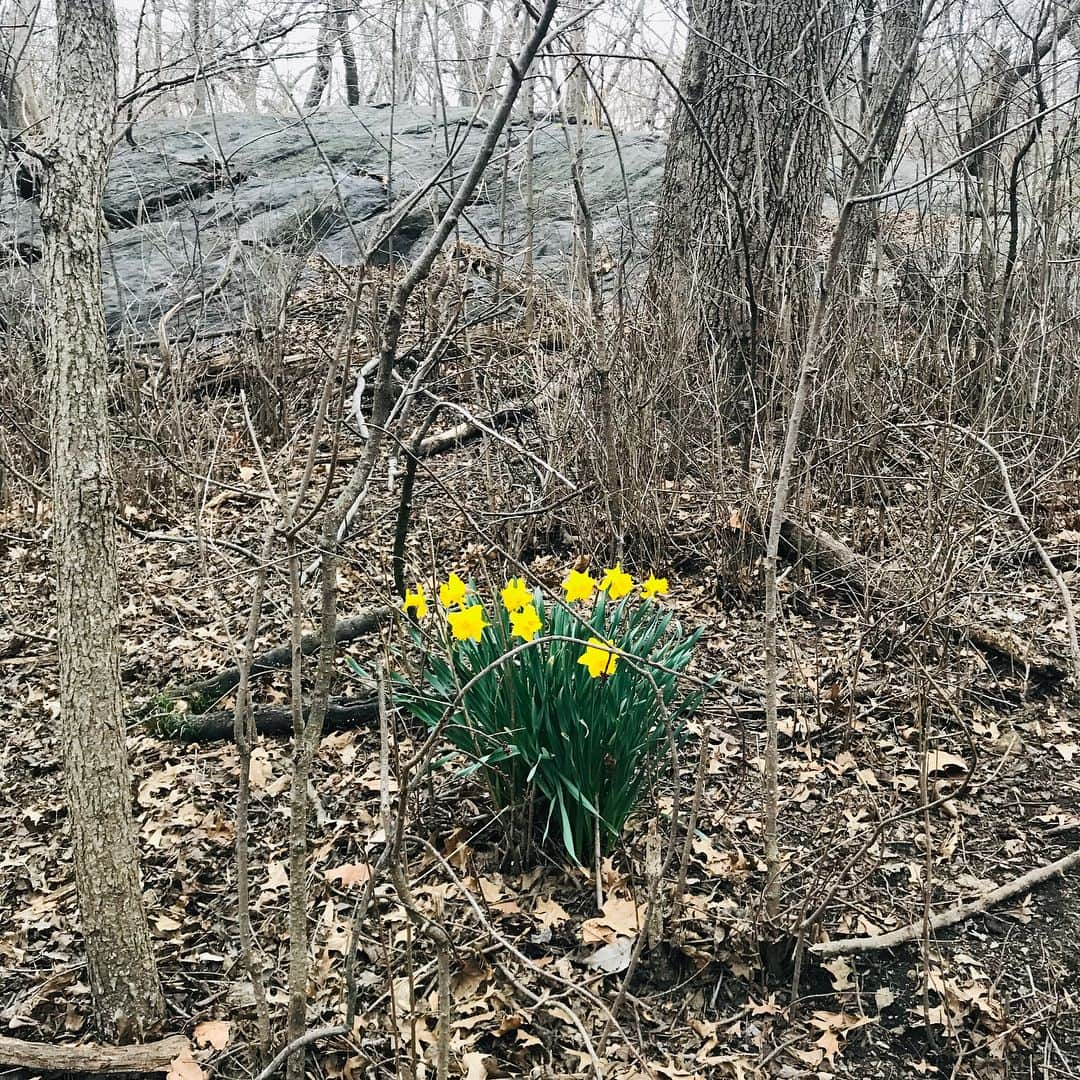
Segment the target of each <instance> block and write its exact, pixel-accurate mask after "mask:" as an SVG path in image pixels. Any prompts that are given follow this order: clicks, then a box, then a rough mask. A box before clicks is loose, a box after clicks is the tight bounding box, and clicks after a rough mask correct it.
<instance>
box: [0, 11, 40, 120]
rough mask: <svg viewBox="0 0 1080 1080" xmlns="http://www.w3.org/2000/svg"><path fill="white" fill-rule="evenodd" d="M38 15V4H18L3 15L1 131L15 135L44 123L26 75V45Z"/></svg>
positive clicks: (0, 40) (0, 19)
mask: <svg viewBox="0 0 1080 1080" xmlns="http://www.w3.org/2000/svg"><path fill="white" fill-rule="evenodd" d="M37 14H38V5H37V4H36V3H30V4H22V3H16V4H12V5H11V7H10V8H4V9H3V10H2V12H0V128H7V129H8V131H10V132H12V133H13V135H15V136H18V134H19V133H20V132H23V131H26V130H28V129H31V128H36V127H37V126H38V125H39V124H40V123H41V109H40V108H39V106H38V103H37V96H36V95H35V94H34V89H33V84H32V82H31V80H30V78H29V77H28V75H27V73H26V52H27V46H28V44H29V41H30V34H31V31H32V29H33V25H34V22H35V21H36V18H37Z"/></svg>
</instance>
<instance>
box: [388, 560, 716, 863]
mask: <svg viewBox="0 0 1080 1080" xmlns="http://www.w3.org/2000/svg"><path fill="white" fill-rule="evenodd" d="M620 573H621V570H620ZM573 577H574V575H571V578H572V579H573ZM451 580H452V581H454V580H457V581H458V582H459V583H460V579H455V578H452V579H451ZM605 580H607V579H606V578H605ZM623 580H624V581H625V582H626V583H627V584H626V585H625V586H624V587H622V588H620V589H611V590H605V589H604V588H603V587H602V588H601V589H600V590H599V591H597V592H596V594H595V597H593V596H592V595H591V593H592V588H587V590H582V589H581V587H580V584H578V585H577V586H573V587H571V588H568V590H567V596H568V598H572V597H574V596H576V598H577V600H578V602H577V603H570V602H567V603H562V602H558V603H556V602H552V603H549V604H545V601H544V597H543V595H542V593H541V592H539V591H536V592H534V593H532V594H531V596H530V595H529V594H522V593H521V589H522V588H523V584H522V583H521V582H520V579H518V582H517V583H516V584H515V583H514V582H511V583H509V584H508V586H507V589H504V590H503V597H504V602H503V603H502V604H499V603H492V604H490V605H489V606H487V607H484V605H482V603H481V601H480V600H479V598H478V597H477V596H476V594H475V592H474V591H473V590H472V589H471V588H470V589H469V590H468V592H469V596H468V598H467V599H466V597H465V595H464V593H462V594H460V595H458V596H457V597H456V601H458V602H455V603H453V604H452V605H451V607H452V608H456V609H457V610H449V609H448V610H447V611H445V613H442V615H443V617H442V618H440V617H438V616H437V617H436V619H435V620H434V630H433V631H432V629H431V626H432V623H431V622H430V621H429V622H428V623H427V624H426V625H424V624H422V623H420V622H417V623H411V624H410V626H409V634H410V636H411V639H412V644H413V646H414V647H415V648H414V649H413V650H410V651H409V655H410V656H412V655H416V656H419V657H421V658H422V659H421V661H420V669H419V671H417V672H415V673H414V674H411V675H410V674H408V673H407V672H408V663H407V657H406V656H405V655H402V656H400V657H399V658H398V664H397V667H398V670H397V672H396V673H395V675H394V700H395V702H396V703H397V705H399V706H400V707H402V708H404V709H405V710H407V711H408V712H409V713H411V714H412V715H413V716H415V717H418V718H419V719H420V720H422V721H423V722H424V723H425V724H426V725H428V726H429V727H430V728H434V727H436V726H437V725H439V724H443V725H444V727H443V730H444V732H445V735H446V738H447V739H448V740H449V741H450V742H451V743H452V744H453V746H455V747H456V748H457V749H458V750H459V751H461V752H462V753H463V754H465V755H467V757H468V758H469V759H470V764H469V765H468V766H466V768H467V769H468V770H470V771H477V770H478V771H480V773H481V775H482V776H483V778H484V779H485V781H486V784H487V788H488V790H489V791H490V794H491V798H492V801H493V802H494V804H495V806H496V807H497V808H499V809H502V808H515V807H517V808H520V807H521V806H523V805H524V804H525V803H526V802H527V801H528V800H530V799H532V800H534V808H535V807H536V805H537V803H538V804H539V809H540V810H541V814H540V815H538V816H537V820H539V821H541V822H542V824H543V835H544V838H545V839H548V838H549V837H550V836H556V837H558V838H559V839H560V840H561V843H562V845H563V846H564V847H565V850H566V852H567V853H568V854H569V855H570V857H571V858H572V859H574V860H575V861H579V862H587V861H588V860H590V859H591V858H593V857H595V854H596V851H595V844H596V839H597V838H599V841H600V844H601V847H602V848H605V849H606V848H609V847H610V846H611V844H612V843H613V842H614V841H615V840H616V839H617V838H618V837H619V835H620V834H621V832H622V829H623V827H624V825H625V823H626V820H627V818H628V817H629V816H630V814H631V813H632V812H633V811H634V810H635V808H636V807H637V806H638V805H639V804H640V803H641V801H642V799H643V798H644V797H645V795H646V794H647V793H648V792H649V791H650V789H651V788H652V786H653V784H654V782H655V780H656V778H657V776H658V774H659V772H660V771H661V770H662V768H663V767H664V762H665V761H667V760H669V756H670V755H669V751H670V748H671V746H672V744H673V742H674V741H676V740H677V739H678V737H679V733H680V731H681V729H682V726H683V723H684V721H685V718H686V716H687V715H688V714H689V713H690V712H692V711H693V710H694V709H695V708H696V707H697V705H698V704H699V703H700V700H701V691H696V692H693V693H681V692H680V681H681V680H680V678H679V676H680V673H682V672H684V671H685V669H686V667H687V665H688V664H689V663H690V661H691V658H692V656H693V652H694V647H695V645H696V643H697V641H698V637H699V635H700V630H699V631H696V632H693V633H687V632H686V631H684V629H683V628H682V626H681V625H680V624H679V622H678V621H677V620H676V619H675V618H674V617H673V615H672V613H671V612H670V611H669V610H668V609H666V608H665V607H664V606H663V605H662V604H661V603H659V602H658V601H657V600H656V599H655V598H654V595H655V594H654V593H650V591H649V589H648V583H646V587H645V589H644V590H643V597H642V596H638V595H636V594H631V593H629V592H628V590H629V589H630V588H631V585H630V584H629V581H630V579H629V577H628V576H627V575H623ZM578 581H579V583H580V581H589V582H591V579H587V578H586V577H585V576H584V575H578ZM650 581H657V582H658V583H659V579H653V578H650ZM592 585H593V587H595V583H592ZM666 588H667V585H666V581H664V582H663V589H664V591H666ZM515 589H516V590H517V592H513V590H515ZM585 591H587V592H588V593H589V594H590V595H589V596H588V597H585V595H584V593H585ZM620 594H622V598H621V599H620V600H618V601H615V600H613V599H612V596H613V595H620ZM412 595H413V597H414V599H413V600H412V601H410V602H411V603H412V605H413V607H414V609H417V611H418V613H422V614H424V615H426V614H427V606H426V601H425V600H424V599H423V596H422V592H421V594H420V597H419V602H420V605H422V612H420V611H419V608H418V604H417V600H416V599H415V597H416V594H412ZM509 595H512V597H513V602H514V603H515V604H518V605H519V606H517V607H516V609H514V608H511V607H510V606H509V604H508V603H507V602H506V601H507V597H508V596H509ZM526 596H528V597H529V598H528V600H526ZM582 600H586V602H585V603H582V602H581V601H582ZM477 608H479V609H480V610H475V609H477ZM489 612H493V613H494V619H493V621H492V622H488V621H487V619H486V618H485V615H486V614H488V613H489ZM523 612H524V613H525V617H523ZM455 620H456V621H455ZM463 626H467V629H465V630H462V629H461V627H463ZM523 626H524V628H525V629H524V631H523V630H522V627H523ZM609 647H610V651H609Z"/></svg>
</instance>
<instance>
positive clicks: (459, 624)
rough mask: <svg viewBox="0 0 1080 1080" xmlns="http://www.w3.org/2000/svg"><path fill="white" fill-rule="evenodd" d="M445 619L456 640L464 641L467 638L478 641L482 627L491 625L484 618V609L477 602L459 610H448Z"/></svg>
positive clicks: (482, 630)
mask: <svg viewBox="0 0 1080 1080" xmlns="http://www.w3.org/2000/svg"><path fill="white" fill-rule="evenodd" d="M446 621H447V622H448V623H449V624H450V629H451V630H452V631H453V632H454V637H456V638H457V639H458V641H465V640H466V639H468V638H472V640H473V641H479V640H480V637H481V635H482V634H483V632H484V627H485V626H490V625H491V623H489V622H488V621H487V620H486V619H485V618H484V609H483V608H482V607H481V606H480V605H479V604H473V606H472V607H467V608H462V609H461V610H460V611H448V612H447V613H446Z"/></svg>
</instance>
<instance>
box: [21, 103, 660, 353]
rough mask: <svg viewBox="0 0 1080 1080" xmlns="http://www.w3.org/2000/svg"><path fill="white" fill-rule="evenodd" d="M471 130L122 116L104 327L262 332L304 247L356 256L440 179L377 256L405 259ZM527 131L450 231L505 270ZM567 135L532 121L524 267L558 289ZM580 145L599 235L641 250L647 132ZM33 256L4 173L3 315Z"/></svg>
mask: <svg viewBox="0 0 1080 1080" xmlns="http://www.w3.org/2000/svg"><path fill="white" fill-rule="evenodd" d="M469 121H470V114H469V113H468V112H466V111H464V110H454V111H452V112H450V113H449V114H448V115H447V117H446V119H445V122H444V120H443V119H442V118H434V117H432V115H431V114H430V112H429V111H426V112H425V111H420V110H416V109H410V108H403V107H399V108H397V109H395V110H393V112H392V111H391V109H389V108H379V107H376V106H367V107H361V108H356V109H350V110H340V111H332V112H326V113H318V114H316V115H313V116H310V117H308V118H306V119H305V120H303V121H300V120H298V119H296V118H293V119H287V118H281V117H272V116H267V115H219V116H213V117H192V118H188V119H184V120H175V119H174V120H168V121H151V122H147V123H142V124H137V125H136V126H135V128H134V130H133V132H132V137H133V141H134V145H133V146H132V145H130V143H129V142H123V143H121V144H120V145H119V146H118V148H117V151H116V153H115V155H114V157H113V161H112V165H111V168H110V172H109V179H108V184H107V187H106V195H105V217H106V221H107V224H108V228H107V235H106V237H105V238H104V243H103V248H102V255H103V266H104V274H105V299H106V316H107V319H108V323H109V328H110V332H111V333H112V334H113V335H114V337H121V336H125V337H130V338H134V339H140V338H147V337H155V336H156V334H157V330H158V326H159V324H160V321H161V319H162V317H163V316H164V315H165V314H166V313H171V314H170V315H169V318H168V322H167V326H168V333H169V336H170V337H173V338H178V337H182V336H190V335H191V334H192V333H201V334H212V333H215V332H218V331H221V330H229V329H234V328H237V327H243V326H255V325H259V324H265V323H266V322H267V321H268V320H272V319H273V318H274V316H275V305H276V304H278V303H280V299H281V297H282V296H284V295H286V293H287V292H288V289H289V288H290V286H291V283H292V282H293V280H294V278H295V275H296V274H297V273H299V272H301V268H302V266H303V264H304V262H305V260H306V259H307V257H308V256H309V255H311V254H312V253H318V254H319V255H321V256H322V257H323V258H325V259H326V260H327V261H329V262H330V263H332V264H334V265H337V266H350V265H354V264H356V263H357V262H358V261H359V260H360V258H361V256H362V253H363V251H364V250H365V249H366V248H367V247H368V246H369V245H370V243H371V240H372V237H373V236H375V235H376V232H377V228H378V226H380V225H381V224H382V223H383V221H384V215H385V213H386V211H387V210H388V208H389V207H390V205H391V203H392V202H393V201H394V200H397V199H400V198H401V197H403V196H405V195H407V194H408V193H410V192H411V191H413V190H416V189H417V188H419V187H422V186H424V185H427V184H428V183H429V182H430V181H431V180H432V178H433V177H436V176H438V180H437V182H436V183H434V184H433V185H432V186H431V188H430V191H429V192H428V193H427V194H426V195H425V197H424V199H423V200H421V202H420V203H419V204H418V205H417V207H416V208H415V209H414V210H413V211H412V212H411V213H410V214H409V216H408V217H407V218H406V219H405V221H403V222H402V224H401V226H400V228H399V229H398V230H397V232H396V233H395V235H394V236H393V237H392V239H391V241H390V244H389V245H387V247H386V249H385V250H383V251H382V252H381V253H380V254H381V257H382V258H383V259H385V258H387V257H389V256H390V255H391V252H392V253H393V254H394V255H396V256H400V257H408V255H409V252H410V251H411V250H412V249H413V248H414V247H415V246H416V245H417V244H420V243H422V242H423V241H424V240H425V239H426V237H427V236H428V235H429V234H430V230H431V228H432V226H433V222H434V220H435V218H436V217H437V215H438V214H439V212H440V211H441V210H442V209H443V208H444V207H445V206H446V204H447V202H448V200H449V199H450V198H451V197H452V192H453V187H454V183H455V178H456V177H457V176H460V174H461V172H462V171H463V170H464V169H466V168H467V167H468V165H469V164H470V163H471V161H472V158H473V155H474V153H475V151H476V149H477V147H478V146H479V143H480V140H481V139H482V138H483V133H484V128H483V125H482V123H479V124H477V123H474V124H470V122H469ZM526 134H527V132H526V129H525V127H524V125H514V126H512V127H511V128H510V130H509V132H508V133H507V137H506V138H505V139H504V140H503V144H502V145H503V147H504V151H503V153H502V156H500V157H497V158H496V160H495V161H493V163H492V165H491V167H490V168H489V170H488V174H487V176H486V178H485V181H484V184H483V187H482V189H481V191H480V193H479V195H478V197H477V199H476V200H475V201H474V203H473V204H472V206H471V207H470V208H469V210H468V213H467V215H466V218H465V220H464V222H463V223H462V226H461V229H460V236H461V239H462V240H464V241H466V242H469V243H472V244H475V245H477V246H478V247H481V248H484V249H487V250H489V251H491V252H492V253H493V254H496V255H503V256H505V257H507V258H508V259H510V260H511V262H513V261H515V260H519V259H520V257H521V254H522V252H523V250H524V246H525V236H526V209H525V207H526V195H525V179H524V170H523V164H524V159H525V153H524V142H525V137H526ZM575 136H576V133H575V132H574V131H573V130H572V129H571V130H570V131H567V130H566V129H565V128H563V127H562V126H561V125H559V124H557V123H550V124H541V125H540V126H539V127H538V129H537V131H536V135H535V158H534V190H535V193H536V194H535V216H534V222H535V229H534V238H535V239H534V251H535V258H536V266H537V269H538V271H539V272H541V273H543V274H545V275H547V276H549V277H551V278H553V279H554V280H555V282H556V283H557V284H562V283H564V282H565V280H566V272H567V259H568V254H567V253H568V251H569V249H570V237H571V230H572V224H571V194H570V179H569V177H570V147H571V146H572V142H573V139H574V138H575ZM584 138H585V169H586V185H587V190H588V196H589V201H590V208H591V212H592V216H593V218H594V225H595V231H596V236H597V240H598V243H599V244H600V245H601V247H602V248H604V249H606V250H607V252H608V253H609V254H610V255H611V256H612V257H613V258H614V259H616V260H617V259H618V258H619V257H620V256H621V255H622V254H624V253H625V252H626V251H627V250H628V249H633V250H635V251H636V252H638V253H643V252H644V243H643V240H644V238H645V237H646V236H647V233H648V226H649V222H650V219H651V215H652V205H653V201H654V199H655V197H656V194H657V192H658V191H659V186H660V180H661V176H662V172H663V156H664V145H663V140H662V139H661V137H660V136H658V135H655V134H649V133H630V134H623V135H620V136H618V138H617V139H616V138H615V137H614V136H612V135H611V134H610V133H609V132H606V131H597V130H595V129H588V130H587V131H586V132H585V133H584ZM452 148H457V149H456V152H455V155H454V160H453V164H452V165H451V167H450V168H448V169H447V168H445V165H446V161H447V157H448V152H449V150H450V149H452ZM440 171H441V175H440ZM388 177H389V178H390V179H391V180H392V183H388V182H387V181H388ZM40 252H41V229H40V222H39V220H38V216H37V208H36V205H35V203H34V202H33V200H32V199H27V198H23V197H21V196H20V195H18V194H17V193H16V191H15V184H14V178H13V177H11V176H9V177H6V178H5V182H4V185H3V187H2V189H0V263H2V265H3V267H4V270H3V271H2V277H0V288H3V290H4V304H5V306H6V307H7V308H8V310H9V319H10V318H11V317H12V316H11V309H12V308H23V307H25V306H26V305H28V304H30V303H32V302H33V295H34V293H35V291H36V289H35V276H34V264H35V262H36V260H37V259H38V258H39V257H40ZM0 318H3V315H2V314H0Z"/></svg>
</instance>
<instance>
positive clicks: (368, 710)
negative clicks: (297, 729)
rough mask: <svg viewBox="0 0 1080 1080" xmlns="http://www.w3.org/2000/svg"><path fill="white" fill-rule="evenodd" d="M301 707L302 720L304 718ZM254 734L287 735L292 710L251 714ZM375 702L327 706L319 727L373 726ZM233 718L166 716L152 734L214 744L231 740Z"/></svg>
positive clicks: (224, 712)
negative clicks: (253, 722)
mask: <svg viewBox="0 0 1080 1080" xmlns="http://www.w3.org/2000/svg"><path fill="white" fill-rule="evenodd" d="M308 711H309V710H308V708H307V706H305V707H304V719H305V720H306V719H307V717H308ZM252 712H253V716H254V720H255V730H256V731H257V732H258V733H259V734H260V735H291V734H292V731H293V715H292V709H290V708H287V707H285V706H277V705H264V706H261V707H256V708H255V709H253V710H252ZM378 712H379V711H378V707H377V706H376V704H375V699H374V698H371V699H359V700H356V701H340V702H331V703H330V704H329V705H327V707H326V720H325V721H324V723H323V727H324V728H325V729H327V730H329V731H341V730H344V729H347V728H354V727H360V726H361V725H363V724H366V723H371V722H374V720H375V719H376V718H377V717H378ZM234 721H235V716H234V714H233V712H232V711H231V710H229V709H215V710H214V711H213V712H206V713H182V714H179V715H178V714H175V713H168V714H166V715H165V716H162V717H159V718H157V719H156V720H155V722H154V724H153V727H154V730H155V731H156V732H157V733H158V734H159V735H162V736H164V737H165V738H167V739H178V740H180V741H181V742H197V743H202V742H216V741H218V740H220V739H231V738H233V725H234Z"/></svg>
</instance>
